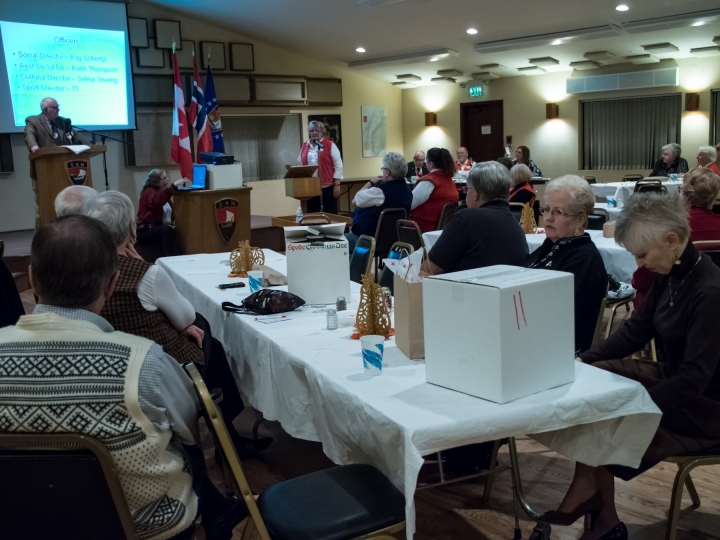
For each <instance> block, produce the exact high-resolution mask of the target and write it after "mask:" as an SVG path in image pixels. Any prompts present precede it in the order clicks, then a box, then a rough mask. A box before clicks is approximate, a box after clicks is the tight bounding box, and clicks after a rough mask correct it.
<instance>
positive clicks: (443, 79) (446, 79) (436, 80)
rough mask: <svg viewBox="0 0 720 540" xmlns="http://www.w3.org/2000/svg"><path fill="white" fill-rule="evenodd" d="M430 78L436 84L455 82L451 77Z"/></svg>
mask: <svg viewBox="0 0 720 540" xmlns="http://www.w3.org/2000/svg"><path fill="white" fill-rule="evenodd" d="M430 80H431V81H432V82H434V83H437V84H455V79H453V78H452V77H433V78H432V79H430Z"/></svg>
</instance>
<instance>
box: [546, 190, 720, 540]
mask: <svg viewBox="0 0 720 540" xmlns="http://www.w3.org/2000/svg"><path fill="white" fill-rule="evenodd" d="M615 241H616V242H617V243H618V244H620V245H621V246H623V247H624V248H625V249H626V250H628V251H629V252H630V253H632V254H633V255H634V256H635V259H636V261H637V263H638V266H640V267H648V268H651V269H653V270H654V271H655V272H657V274H658V275H657V277H656V279H655V281H654V283H653V285H652V288H651V289H650V293H649V294H648V297H647V299H646V301H645V304H644V305H643V307H642V308H641V309H639V310H636V311H635V314H634V315H633V316H632V317H631V318H630V319H628V320H627V321H626V322H625V324H624V325H623V326H622V328H620V329H619V330H618V331H617V332H615V333H614V334H612V335H611V336H610V337H609V338H608V339H606V340H605V341H604V342H603V343H601V344H600V345H599V346H598V347H596V348H594V349H592V350H590V351H588V352H586V353H583V354H581V355H580V359H581V360H582V361H583V362H585V363H588V364H592V365H593V366H595V367H598V368H601V369H604V370H607V371H611V372H613V373H616V374H618V375H622V376H623V377H627V378H629V379H634V380H636V381H638V382H639V383H640V384H642V385H643V386H644V387H645V389H646V390H647V391H648V393H649V394H650V397H651V398H652V400H653V402H655V404H656V405H657V406H658V408H659V409H660V410H661V411H662V419H661V420H660V425H659V427H658V429H657V431H656V432H655V436H654V437H653V440H652V442H651V443H650V446H649V447H648V448H647V450H646V451H645V454H644V456H643V457H642V459H641V461H640V465H639V467H638V468H636V469H634V468H631V467H625V466H620V465H607V466H605V467H590V466H588V465H584V464H582V463H578V464H577V466H576V469H575V478H574V479H573V482H572V484H571V485H570V489H569V490H568V492H567V494H566V495H565V499H564V500H563V502H562V504H561V505H560V507H559V508H558V509H557V510H553V511H550V512H547V513H545V514H544V515H543V516H541V518H540V519H541V520H542V521H545V522H547V523H554V524H558V525H569V524H571V523H573V522H574V521H575V520H577V519H579V518H580V517H582V516H583V515H585V514H591V515H595V517H596V519H595V524H594V527H593V529H592V530H589V531H585V533H584V534H583V536H582V537H581V540H601V539H605V540H608V539H613V540H624V539H626V538H627V537H628V532H627V529H626V528H625V525H624V524H623V523H622V522H621V521H620V518H619V516H618V514H617V512H616V510H615V500H614V499H615V483H614V480H615V478H614V477H618V478H621V479H623V480H626V481H627V480H630V479H632V478H635V477H636V476H638V475H640V474H642V473H643V472H645V471H646V470H648V469H649V468H650V467H652V466H654V465H655V464H657V463H659V462H660V461H662V460H663V459H665V458H667V457H670V456H676V455H686V454H690V453H693V452H702V451H704V450H707V449H711V448H717V447H718V446H720V422H718V418H720V332H718V328H720V309H718V305H719V304H720V268H718V267H716V266H715V265H714V264H713V262H712V261H711V260H710V258H709V257H708V256H707V255H701V254H700V252H698V250H697V248H696V247H695V246H693V244H692V242H691V241H690V227H689V226H688V220H687V209H686V208H685V206H684V205H683V204H682V203H681V202H680V200H679V198H678V197H670V196H667V195H661V194H658V193H637V194H635V195H633V196H632V197H630V199H629V200H628V201H627V202H626V203H625V206H624V207H623V209H622V212H621V213H620V216H619V217H618V220H617V222H616V225H615ZM653 338H654V339H655V341H656V342H657V343H658V344H659V347H660V348H661V350H662V351H663V353H664V355H663V356H664V358H665V361H664V362H652V361H649V360H632V359H628V358H626V357H628V356H630V355H631V354H632V353H634V352H636V351H638V350H639V349H640V348H642V347H643V346H644V345H645V344H646V343H648V342H649V341H650V340H651V339H653ZM616 358H623V360H615V359H616Z"/></svg>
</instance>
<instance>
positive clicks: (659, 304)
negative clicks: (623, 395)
mask: <svg viewBox="0 0 720 540" xmlns="http://www.w3.org/2000/svg"><path fill="white" fill-rule="evenodd" d="M698 258H699V262H698ZM679 260H680V264H679V265H678V266H673V269H672V270H671V271H670V274H668V275H662V274H658V275H657V276H656V278H655V281H654V282H653V285H652V287H651V288H650V291H649V292H648V295H647V297H646V298H645V302H644V303H643V305H642V307H641V308H640V309H639V310H637V311H636V312H635V313H634V314H633V316H632V317H631V318H630V319H629V320H628V321H626V322H625V324H624V325H623V326H622V328H620V329H619V330H618V331H617V332H615V333H614V334H612V335H611V336H610V337H609V338H608V339H606V340H605V341H604V342H603V343H602V344H600V345H599V346H598V347H597V348H595V349H593V350H591V351H588V352H586V353H584V354H582V355H581V356H580V358H581V359H582V360H583V361H584V362H586V363H592V362H596V361H598V360H610V359H615V358H624V357H626V356H628V355H630V354H632V353H634V352H636V351H638V350H639V349H640V348H641V347H643V346H644V345H645V344H646V343H647V342H648V341H650V340H651V339H653V338H655V341H656V343H657V344H658V346H659V347H661V348H662V352H663V353H664V354H663V357H664V358H665V360H666V362H667V364H666V366H667V367H666V370H667V372H669V373H670V374H671V376H670V378H668V379H667V380H664V381H662V382H660V383H658V384H656V385H655V386H653V387H652V388H649V389H648V392H649V393H650V397H651V398H652V400H653V401H654V402H655V404H656V405H657V406H658V407H659V408H660V410H662V411H663V412H666V411H668V410H670V409H672V408H675V407H679V406H681V405H682V404H683V402H684V401H685V400H687V399H688V398H689V397H693V396H698V395H703V396H705V397H708V398H711V399H716V400H720V369H719V366H720V331H719V329H720V307H719V306H720V268H718V267H717V266H715V265H714V264H713V262H712V261H711V260H710V258H709V257H708V256H707V255H702V257H700V254H699V252H698V250H697V248H696V247H695V246H693V245H692V244H690V243H688V246H687V248H686V249H685V251H684V252H683V254H682V256H681V257H680V259H679ZM671 292H672V294H673V295H674V296H673V305H670V293H671Z"/></svg>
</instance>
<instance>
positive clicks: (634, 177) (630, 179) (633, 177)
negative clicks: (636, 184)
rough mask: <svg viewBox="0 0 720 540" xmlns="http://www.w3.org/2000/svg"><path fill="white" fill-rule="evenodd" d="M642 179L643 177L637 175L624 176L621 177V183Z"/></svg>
mask: <svg viewBox="0 0 720 540" xmlns="http://www.w3.org/2000/svg"><path fill="white" fill-rule="evenodd" d="M643 178H645V177H644V176H643V175H642V174H638V173H635V174H625V175H623V177H622V181H623V182H632V181H633V180H642V179H643Z"/></svg>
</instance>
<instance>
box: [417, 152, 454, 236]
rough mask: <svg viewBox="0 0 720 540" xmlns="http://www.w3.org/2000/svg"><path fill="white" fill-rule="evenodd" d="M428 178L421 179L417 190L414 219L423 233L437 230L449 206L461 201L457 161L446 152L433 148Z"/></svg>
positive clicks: (426, 160) (427, 159)
mask: <svg viewBox="0 0 720 540" xmlns="http://www.w3.org/2000/svg"><path fill="white" fill-rule="evenodd" d="M425 163H426V164H427V168H428V171H430V172H429V173H428V174H426V175H425V176H423V177H422V178H418V182H417V184H416V185H415V189H414V190H413V201H412V205H411V207H410V219H411V220H412V221H414V222H415V223H417V224H418V227H420V231H422V232H423V233H426V232H430V231H435V230H437V224H438V221H439V220H440V212H442V207H443V205H444V204H445V203H448V202H453V203H457V201H458V191H457V187H455V182H453V179H452V177H453V174H455V160H454V159H453V158H452V156H451V155H450V152H448V151H447V150H446V149H445V148H431V149H430V150H428V151H427V153H426V154H425Z"/></svg>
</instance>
